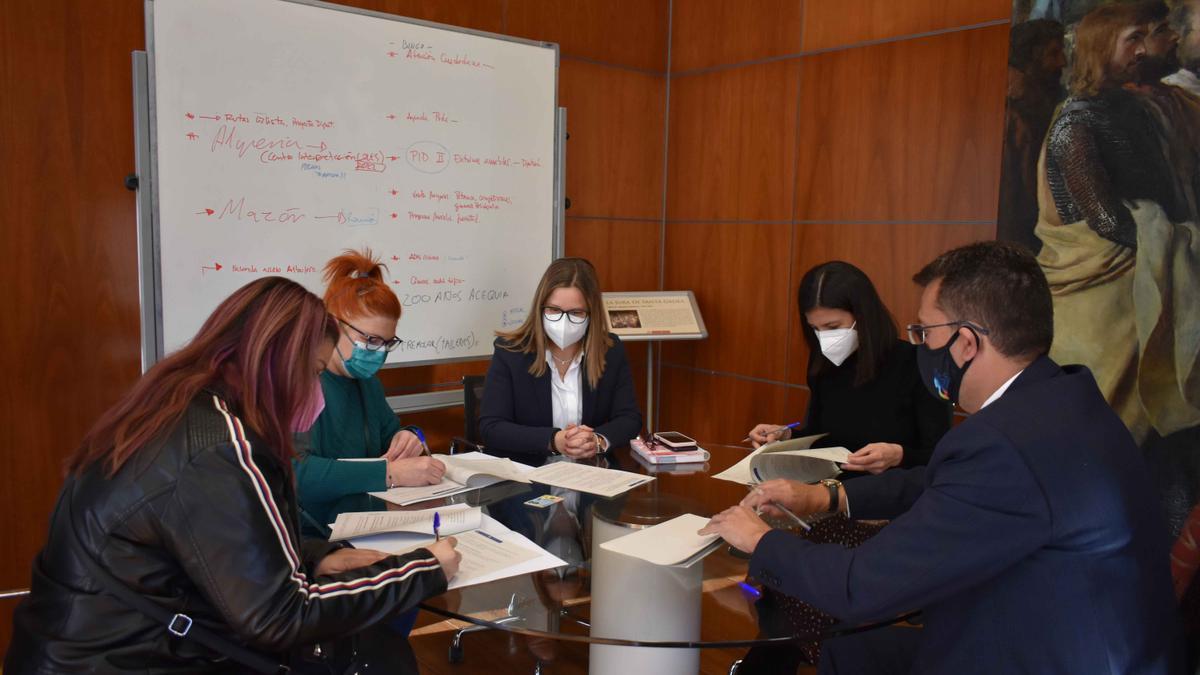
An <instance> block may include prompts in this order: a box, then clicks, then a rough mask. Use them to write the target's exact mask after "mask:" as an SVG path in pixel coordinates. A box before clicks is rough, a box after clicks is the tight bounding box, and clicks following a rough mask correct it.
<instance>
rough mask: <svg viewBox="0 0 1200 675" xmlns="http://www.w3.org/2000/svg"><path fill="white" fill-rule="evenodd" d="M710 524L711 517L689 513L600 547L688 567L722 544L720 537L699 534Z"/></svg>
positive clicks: (661, 563)
mask: <svg viewBox="0 0 1200 675" xmlns="http://www.w3.org/2000/svg"><path fill="white" fill-rule="evenodd" d="M707 524H708V518H704V517H703V516H697V515H694V514H691V513H685V514H683V515H682V516H679V517H677V518H672V519H671V520H668V521H666V522H665V523H659V524H658V525H655V526H654V527H648V528H646V529H644V530H638V531H636V532H634V533H632V534H627V535H625V536H624V537H618V538H616V539H613V540H611V541H606V542H604V543H603V544H601V545H600V548H603V549H604V550H606V551H612V552H613V553H621V554H623V555H628V556H633V557H634V558H641V559H642V560H645V561H647V562H651V563H654V564H655V565H665V566H673V565H683V566H685V567H686V566H689V565H691V564H692V563H694V562H696V561H697V560H700V559H701V558H703V557H704V556H706V555H708V554H709V553H712V552H713V551H715V550H716V549H717V548H718V547H719V546H720V537H719V536H717V535H715V534H708V535H704V536H700V535H698V534H696V532H697V531H699V530H700V528H702V527H704V526H705V525H707Z"/></svg>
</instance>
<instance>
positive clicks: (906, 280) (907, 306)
mask: <svg viewBox="0 0 1200 675" xmlns="http://www.w3.org/2000/svg"><path fill="white" fill-rule="evenodd" d="M995 235H996V227H995V225H993V224H990V223H983V224H973V225H963V224H949V225H948V224H929V223H835V224H828V223H821V224H814V223H806V224H802V225H797V226H796V245H795V251H794V257H793V260H792V269H793V270H794V273H793V277H794V282H793V290H792V293H791V296H790V298H789V303H788V305H789V308H788V317H789V320H788V336H789V337H788V340H789V345H790V347H789V352H788V353H789V355H790V358H789V359H788V361H789V363H788V375H787V381H788V382H793V383H797V384H804V383H806V382H807V378H806V373H807V369H808V345H807V344H806V343H805V342H804V337H803V335H802V334H801V331H800V321H801V317H800V310H799V306H798V305H797V303H796V291H795V288H797V287H799V285H800V278H801V277H803V276H804V273H805V272H807V271H808V270H809V269H812V268H813V267H814V266H816V265H819V264H820V263H823V262H827V261H829V260H844V261H846V262H848V263H851V264H853V265H856V266H857V267H859V268H860V269H862V270H863V271H864V272H866V274H867V276H868V277H870V278H871V281H872V283H874V284H875V288H876V289H877V290H878V291H879V295H880V297H881V298H882V299H883V302H884V304H885V305H887V307H888V309H890V310H891V311H892V315H893V316H894V317H895V319H896V323H897V326H898V327H899V328H900V329H901V333H900V337H901V338H904V333H903V327H904V326H905V325H907V324H910V323H914V322H916V320H917V318H916V317H917V306H918V303H919V301H920V299H921V289H920V288H918V287H917V285H916V284H914V283H913V282H912V276H913V275H914V274H916V273H917V271H918V270H920V269H921V268H922V267H923V266H925V264H926V263H928V262H929V261H931V260H933V259H934V258H936V257H937V256H938V255H939V254H941V253H942V252H944V251H947V250H949V249H952V248H955V247H956V246H963V245H965V244H969V243H971V242H973V241H979V240H981V239H993V238H995ZM789 421H794V420H789Z"/></svg>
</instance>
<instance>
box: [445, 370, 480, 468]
mask: <svg viewBox="0 0 1200 675" xmlns="http://www.w3.org/2000/svg"><path fill="white" fill-rule="evenodd" d="M485 380H486V378H485V377H484V376H483V375H463V379H462V385H463V435H462V436H455V437H454V438H452V439H450V454H452V455H453V454H457V453H460V452H483V438H481V437H480V435H479V405H480V403H481V402H482V401H483V386H484V384H485Z"/></svg>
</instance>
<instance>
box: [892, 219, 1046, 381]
mask: <svg viewBox="0 0 1200 675" xmlns="http://www.w3.org/2000/svg"><path fill="white" fill-rule="evenodd" d="M939 280H940V281H941V282H942V286H941V288H940V289H939V290H938V297H937V305H938V307H940V308H941V309H942V311H944V312H945V313H946V314H947V315H948V316H949V318H950V319H951V320H953V321H971V322H974V323H977V324H979V325H980V326H983V327H984V328H986V329H987V330H988V331H989V332H988V337H989V338H990V340H991V342H992V344H993V345H995V346H996V349H997V350H998V351H999V352H1000V353H1001V354H1004V355H1005V356H1009V357H1013V358H1021V357H1034V358H1036V357H1038V356H1041V355H1042V354H1045V353H1046V352H1048V351H1050V343H1051V342H1053V341H1054V306H1053V304H1052V303H1051V301H1050V285H1049V284H1048V283H1047V282H1046V275H1045V274H1043V273H1042V268H1041V267H1039V266H1038V263H1037V260H1036V259H1035V258H1034V257H1033V254H1032V253H1030V252H1029V251H1028V250H1027V249H1026V248H1025V247H1023V246H1019V245H1017V244H1011V243H1008V242H1002V241H980V242H976V243H974V244H968V245H966V246H962V247H959V248H956V249H954V250H953V251H947V252H945V253H943V254H941V255H940V256H938V257H937V258H936V259H935V260H934V261H933V262H931V263H929V264H928V265H926V266H925V267H924V269H922V270H921V271H920V272H917V274H916V275H914V276H913V281H915V282H917V283H918V284H920V285H921V286H928V285H929V284H932V283H933V282H935V281H939Z"/></svg>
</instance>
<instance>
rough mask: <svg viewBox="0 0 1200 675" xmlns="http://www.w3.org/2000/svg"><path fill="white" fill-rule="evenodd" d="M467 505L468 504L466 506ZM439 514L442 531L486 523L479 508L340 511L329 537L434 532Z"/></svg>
mask: <svg viewBox="0 0 1200 675" xmlns="http://www.w3.org/2000/svg"><path fill="white" fill-rule="evenodd" d="M464 507H465V508H464ZM435 513H436V514H437V515H438V517H439V521H440V527H439V530H438V531H439V532H440V533H441V534H444V535H447V534H458V533H459V532H466V531H468V530H477V529H479V527H480V525H481V524H482V523H483V511H482V510H480V509H479V508H471V507H467V506H466V505H465V504H464V505H461V506H459V507H458V508H445V509H426V510H423V511H365V512H354V513H339V514H338V517H337V520H336V521H335V522H334V523H333V525H332V526H331V527H330V529H331V530H332V533H331V534H330V535H329V541H342V540H344V539H351V538H353V537H363V536H366V535H370V534H382V533H384V532H408V533H410V534H423V535H427V536H433V534H434V531H433V516H434V514H435Z"/></svg>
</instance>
